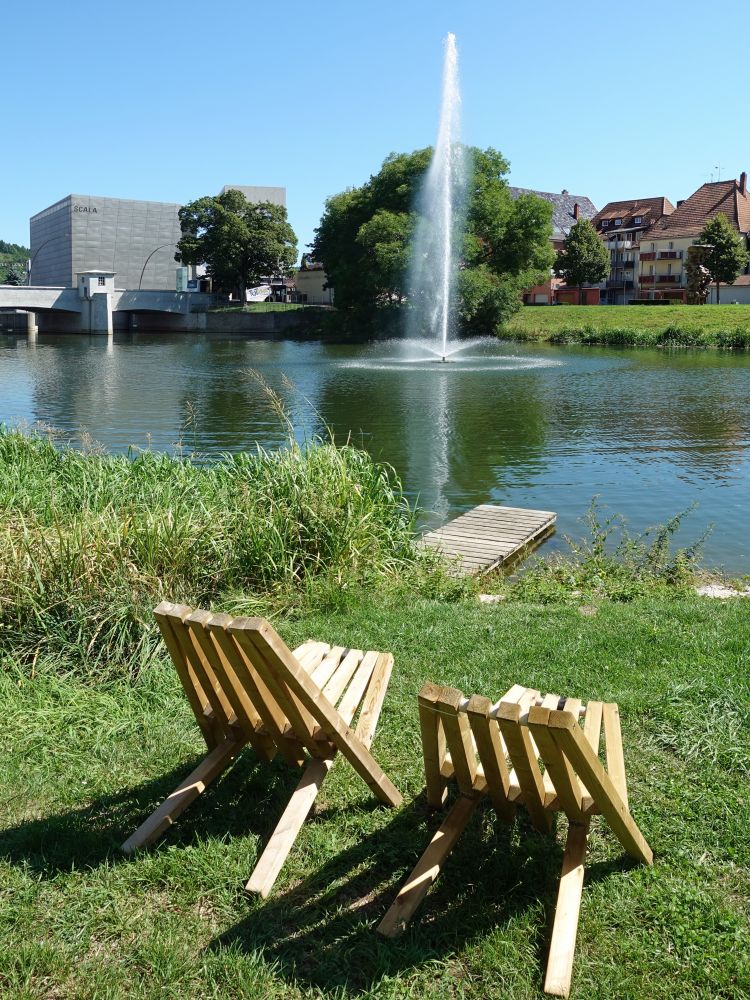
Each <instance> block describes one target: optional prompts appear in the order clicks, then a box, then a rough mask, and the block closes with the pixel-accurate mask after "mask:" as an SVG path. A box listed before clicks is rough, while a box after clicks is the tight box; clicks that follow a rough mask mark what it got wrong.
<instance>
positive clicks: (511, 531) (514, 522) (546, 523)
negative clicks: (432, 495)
mask: <svg viewBox="0 0 750 1000" xmlns="http://www.w3.org/2000/svg"><path fill="white" fill-rule="evenodd" d="M556 520H557V514H555V513H554V511H551V510H526V509H525V508H523V507H497V506H494V505H493V504H482V505H481V506H480V507H474V509H473V510H469V511H467V512H466V513H465V514H461V515H460V516H459V517H457V518H454V520H452V521H449V522H448V523H447V524H444V525H443V527H442V528H438V529H437V530H436V531H428V532H427V534H426V535H423V536H422V538H421V544H422V545H426V546H428V547H429V548H433V549H438V550H439V551H440V552H442V553H443V555H445V556H447V557H448V558H449V559H453V560H455V567H456V572H457V573H458V574H459V575H471V574H473V573H487V572H489V571H490V570H492V569H495V567H497V566H500V565H501V564H502V563H505V562H508V561H509V560H511V559H513V558H514V556H518V555H519V554H520V553H521V552H523V550H524V549H525V548H526V547H527V546H528V545H531V544H532V543H534V542H538V541H540V540H541V539H542V538H543V537H544V536H545V535H547V534H548V533H551V532H552V531H553V530H554V527H555V521H556Z"/></svg>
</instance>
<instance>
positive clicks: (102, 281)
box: [97, 277, 106, 285]
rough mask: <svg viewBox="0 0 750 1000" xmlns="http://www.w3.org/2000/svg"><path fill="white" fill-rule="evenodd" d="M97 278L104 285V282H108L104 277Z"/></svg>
mask: <svg viewBox="0 0 750 1000" xmlns="http://www.w3.org/2000/svg"><path fill="white" fill-rule="evenodd" d="M97 280H98V283H99V284H100V285H104V284H106V281H105V279H104V278H102V277H99V278H98V279H97Z"/></svg>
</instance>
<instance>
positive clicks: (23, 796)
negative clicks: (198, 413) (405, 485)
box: [0, 432, 750, 1000]
mask: <svg viewBox="0 0 750 1000" xmlns="http://www.w3.org/2000/svg"><path fill="white" fill-rule="evenodd" d="M591 529H592V530H591V540H590V544H589V545H587V546H586V547H585V548H583V549H581V550H579V551H578V552H575V553H573V554H572V555H571V556H570V557H569V559H568V561H567V562H558V563H557V564H556V565H553V566H546V565H545V564H540V565H539V566H538V568H537V569H536V570H535V571H532V572H529V573H526V574H525V575H524V576H523V577H522V578H521V580H520V581H518V582H513V581H506V580H502V579H501V578H499V577H495V578H491V579H489V580H485V581H483V583H482V588H483V589H488V588H489V589H490V590H493V591H495V592H496V593H497V594H498V596H500V597H501V598H502V600H500V601H499V602H498V603H494V604H481V603H480V602H479V600H478V593H477V589H478V588H477V585H476V583H474V582H472V581H456V580H453V579H451V578H449V577H447V576H446V575H445V574H444V573H442V572H441V571H440V569H439V567H436V566H434V565H433V564H424V563H423V562H421V561H420V560H419V559H417V558H416V557H415V556H414V554H413V551H412V550H411V549H410V545H409V542H410V539H411V537H412V532H411V515H410V512H409V511H408V508H405V507H404V504H403V501H402V497H401V493H400V488H399V486H398V483H397V482H395V481H394V480H393V479H392V478H391V476H390V474H389V473H388V472H387V470H384V469H382V468H381V467H379V466H377V465H375V464H374V463H372V461H371V460H370V459H369V458H367V456H364V455H362V454H361V453H359V452H355V451H354V450H353V449H333V447H332V446H331V445H322V446H320V447H319V448H317V449H308V450H307V451H305V450H303V449H296V450H295V449H292V450H291V451H290V452H288V453H287V454H286V456H281V457H280V458H274V457H271V456H265V455H263V454H262V453H261V454H260V455H259V456H258V457H257V458H254V457H253V456H245V457H244V458H243V457H241V456H238V457H237V459H236V460H233V461H232V462H229V461H227V462H224V463H221V464H220V465H219V466H217V467H213V468H210V469H209V468H202V467H197V466H193V465H191V464H190V463H189V462H186V461H183V460H181V459H179V458H173V459H170V458H167V457H165V456H157V455H143V456H138V457H136V458H135V459H134V460H129V459H127V458H119V459H113V458H110V457H107V456H102V455H96V454H94V455H89V456H82V455H78V454H76V453H72V452H69V451H66V450H64V449H63V450H56V449H54V448H52V446H51V445H49V444H48V442H46V441H42V440H39V439H32V440H31V441H29V440H28V439H24V438H22V437H21V436H20V435H18V434H16V433H8V432H5V433H3V434H0V541H1V542H2V551H1V553H0V566H2V583H0V662H1V663H2V670H0V698H2V702H3V706H4V721H5V729H4V732H5V734H6V738H5V740H4V741H3V754H2V755H1V756H0V823H1V824H2V829H3V832H2V834H0V877H1V878H2V882H3V885H4V887H5V890H4V892H3V893H0V948H1V949H2V953H3V954H4V955H6V961H5V962H4V964H3V968H2V969H1V970H0V987H1V990H0V991H1V992H2V994H3V996H4V997H8V998H9V1000H21V998H24V1000H29V998H39V1000H42V998H44V1000H48V998H50V997H69V996H81V997H84V996H86V997H88V996H94V995H97V996H112V997H117V998H118V1000H120V998H123V1000H129V998H132V1000H156V998H157V997H159V998H160V997H163V996H164V995H165V993H168V994H169V995H173V996H179V997H181V998H185V1000H192V998H195V1000H199V998H200V1000H203V998H204V997H206V996H214V997H223V996H231V995H242V996H247V997H263V998H264V1000H343V998H355V997H362V996H365V995H366V996H368V997H372V998H383V1000H386V998H387V1000H400V998H406V997H409V998H412V1000H437V998H442V997H445V996H453V995H460V996H461V997H463V998H464V1000H483V998H484V997H486V996H488V995H492V996H497V997H513V1000H530V998H541V997H542V996H543V994H542V993H541V982H542V975H543V972H542V970H543V964H544V956H545V952H546V946H547V940H548V934H549V915H550V912H551V909H552V907H553V905H554V900H555V892H556V887H557V880H558V875H559V868H560V860H561V851H562V844H563V842H564V834H565V823H564V822H560V823H558V827H557V833H556V834H555V835H553V836H551V837H546V836H545V837H543V836H540V835H538V834H536V833H534V832H533V830H532V829H531V828H530V826H529V824H528V823H526V822H525V820H523V819H521V820H520V821H519V822H518V824H517V825H516V826H515V827H514V828H513V832H512V834H511V836H510V838H509V837H508V836H507V835H506V832H505V830H506V828H505V827H503V826H501V825H500V824H498V822H497V821H496V820H495V818H494V814H493V812H492V810H491V808H489V807H487V808H484V809H480V810H479V812H478V814H477V816H476V817H475V819H474V821H473V822H472V824H471V825H470V827H469V829H468V830H467V832H466V833H465V834H464V836H463V838H462V839H461V842H460V843H459V846H458V848H457V849H456V852H455V854H454V856H453V857H452V858H451V859H450V861H449V862H448V864H447V865H446V869H445V872H444V874H443V875H442V876H441V879H440V881H439V882H438V884H437V885H436V886H435V888H434V890H433V891H432V892H431V893H430V894H429V896H428V898H427V900H426V902H425V904H424V905H423V907H422V908H421V909H420V911H419V913H418V915H417V917H416V919H415V921H414V924H413V926H412V929H411V930H410V931H409V933H408V934H407V935H406V936H405V937H404V938H402V939H399V940H396V941H392V942H388V943H385V942H382V941H379V940H378V938H377V937H376V935H375V933H374V927H375V925H376V924H377V922H378V920H379V919H380V917H381V916H382V914H383V913H384V912H385V910H386V909H387V907H388V905H389V903H390V901H391V900H392V898H393V896H394V894H395V892H396V891H397V890H398V887H399V886H400V884H401V883H402V881H403V878H404V877H405V875H406V874H407V873H408V871H409V870H410V869H411V866H412V864H413V862H414V860H415V858H416V857H417V856H418V855H419V853H420V851H421V850H422V849H423V847H424V844H425V843H426V841H427V839H428V838H429V836H430V835H431V833H432V832H433V831H434V830H435V828H436V826H437V824H438V822H439V818H438V817H434V816H429V815H428V814H427V813H426V811H425V807H424V801H423V798H422V795H421V792H422V788H423V772H422V762H421V758H420V750H419V739H418V720H417V712H416V694H417V691H418V690H419V688H420V686H421V684H422V683H423V682H424V680H426V679H431V680H435V681H439V682H441V683H444V684H450V685H454V686H456V687H458V688H460V689H462V690H464V691H465V692H466V693H470V692H473V691H478V692H482V693H485V694H489V695H490V696H491V697H495V696H496V695H498V694H500V693H502V691H503V690H505V689H506V688H508V687H510V686H511V685H512V684H513V683H515V682H522V683H525V684H529V685H534V686H536V687H539V688H540V689H543V690H545V691H549V690H554V691H560V692H564V693H566V694H572V695H578V696H581V697H582V698H584V699H588V698H603V699H605V700H614V701H617V702H618V703H619V705H620V712H621V716H622V725H623V733H624V742H625V756H626V763H627V770H628V776H629V791H630V800H631V804H632V808H633V812H634V815H635V818H636V820H637V822H638V823H639V825H640V827H641V829H642V830H643V833H644V835H645V836H646V838H647V840H648V841H649V843H650V844H651V846H652V848H653V850H654V853H655V859H656V860H655V864H654V867H653V868H648V869H646V868H643V867H641V866H638V865H634V864H633V863H631V862H630V861H628V860H627V859H626V858H625V857H624V856H623V853H622V850H621V848H620V846H619V844H618V842H617V841H616V839H615V838H614V836H613V835H612V834H611V832H610V831H609V830H608V828H607V827H606V825H605V824H604V823H603V822H602V821H601V820H598V819H597V820H595V821H594V825H593V832H592V837H591V852H590V857H589V860H588V866H587V867H588V873H589V874H588V878H587V884H586V886H585V889H584V894H583V905H582V913H581V923H580V929H579V938H578V945H577V951H576V961H575V966H574V973H573V991H572V994H571V995H572V997H584V996H585V997H590V996H598V997H601V998H603V1000H608V998H611V1000H622V998H624V997H633V998H635V997H648V998H649V1000H668V998H669V1000H671V998H672V997H674V996H680V997H681V998H687V1000H691V998H696V1000H697V998H706V1000H708V998H715V997H726V998H734V997H737V998H739V997H742V996H745V995H747V993H748V991H749V990H750V966H749V964H748V955H749V954H750V928H749V927H748V921H747V913H746V901H747V898H748V896H749V895H750V832H749V831H750V796H748V794H747V791H746V789H747V788H748V776H749V775H750V735H749V734H750V686H749V685H748V682H747V674H748V669H747V668H748V649H750V617H749V616H748V614H747V605H746V603H745V601H744V600H742V599H738V600H735V601H728V602H721V601H714V600H710V599H707V598H701V597H699V596H698V595H696V594H695V593H693V592H692V590H691V588H690V586H689V583H690V581H691V578H692V572H693V563H692V557H693V554H692V553H691V552H689V551H688V552H684V553H682V554H673V553H671V552H670V548H669V544H668V542H669V537H670V533H669V531H668V530H667V528H665V529H664V531H663V532H662V533H661V534H660V533H657V534H656V536H655V538H654V541H653V543H652V544H651V545H649V546H648V547H644V546H641V547H638V546H633V545H631V544H629V543H628V542H627V540H625V542H624V543H623V546H622V548H621V551H620V553H615V554H612V555H610V554H608V551H609V550H607V549H606V546H605V544H604V542H605V536H606V533H607V531H608V530H609V529H608V526H607V524H606V522H605V523H604V524H600V523H597V521H596V516H595V511H592V517H591ZM665 533H666V534H665ZM277 535H281V541H279V540H278V539H277V537H276V536H277ZM279 545H281V547H279ZM161 597H168V598H169V597H171V598H174V599H176V600H179V601H186V602H194V603H196V604H203V605H204V606H205V605H207V606H210V607H212V608H213V609H215V610H225V611H228V612H231V613H234V614H237V613H252V614H262V615H265V616H270V617H271V618H272V619H273V622H274V625H275V627H276V628H277V629H278V631H279V632H280V633H281V634H282V636H283V637H284V638H285V639H286V640H287V642H288V643H289V644H290V645H292V646H294V645H296V644H297V643H299V642H301V641H303V640H304V639H306V638H309V637H315V638H320V639H323V640H325V641H329V642H338V643H346V644H348V645H350V646H352V647H356V648H374V649H389V650H391V651H392V652H393V653H394V656H395V663H396V666H395V670H394V674H393V678H392V681H391V684H390V687H389V690H388V695H387V698H386V701H385V706H384V711H383V715H382V717H381V721H380V724H379V726H378V734H377V737H376V740H375V744H374V746H373V751H374V753H375V756H376V757H377V759H378V761H379V762H380V763H381V764H382V766H383V767H384V768H385V769H386V771H387V772H388V773H389V774H390V775H391V776H392V778H393V780H394V781H395V783H396V784H397V786H398V787H399V788H400V790H401V791H402V792H403V794H404V796H405V805H404V806H403V807H402V808H400V809H399V810H395V811H394V810H390V809H386V808H381V807H379V806H377V805H376V804H375V803H374V800H373V799H372V796H371V795H370V793H369V792H368V790H367V789H366V788H365V786H364V785H363V784H362V783H361V782H358V781H356V780H352V775H351V770H350V769H349V768H347V767H346V766H345V765H343V764H342V763H340V762H339V763H337V764H336V766H335V767H334V769H333V771H332V773H331V776H330V778H329V779H328V780H327V782H326V786H325V787H324V791H323V793H322V795H321V797H320V799H319V806H318V808H317V811H316V814H315V817H314V819H312V820H311V821H309V822H308V823H306V824H305V825H304V826H303V829H302V832H301V834H300V836H299V838H298V841H297V843H296V844H295V847H294V849H293V851H292V853H291V855H290V858H289V860H288V862H287V864H286V866H285V867H284V869H283V871H282V873H281V877H280V879H279V882H278V885H277V888H276V889H275V890H274V893H273V895H272V896H271V897H270V898H269V899H268V900H266V901H261V900H258V899H250V898H248V897H246V896H245V895H244V894H243V893H242V891H241V886H242V885H243V884H244V881H245V879H246V877H247V874H248V872H249V870H250V869H251V868H252V866H253V863H254V859H255V858H256V857H257V856H258V854H259V852H260V850H262V848H263V846H264V844H265V842H266V840H267V837H268V835H269V833H270V831H271V830H272V829H273V827H274V825H275V824H276V822H277V820H278V817H279V814H280V812H281V810H282V808H283V804H284V802H285V799H286V798H288V796H289V794H290V792H291V789H292V788H293V786H294V784H295V782H296V780H297V775H296V774H295V773H294V772H291V771H289V770H288V769H286V768H285V767H284V766H282V765H278V766H277V765H275V764H274V765H273V766H272V767H270V768H268V767H260V766H258V764H257V762H256V761H255V759H254V757H253V754H252V751H246V752H245V753H243V754H242V756H241V757H240V759H239V760H238V761H237V763H236V765H235V766H234V767H233V769H232V770H231V771H230V772H229V773H228V774H227V776H226V777H225V778H223V779H222V780H221V781H219V782H217V783H216V784H215V785H214V786H212V788H211V789H210V790H209V791H208V792H207V793H206V795H205V796H204V797H203V798H202V799H201V801H199V802H197V803H195V804H194V805H193V806H192V807H191V808H190V809H189V810H188V811H187V812H186V813H185V814H184V815H183V816H182V817H181V818H180V819H179V820H178V822H177V823H176V824H175V826H174V827H173V828H172V829H171V830H170V831H169V832H168V833H167V835H166V836H165V837H164V838H163V840H162V841H161V842H160V843H159V844H158V845H157V846H156V847H155V848H153V849H152V850H150V851H148V852H145V853H143V854H139V855H137V856H136V857H134V858H130V859H126V858H125V857H123V856H122V855H121V854H120V853H119V850H118V845H119V844H120V843H121V842H122V841H123V840H124V838H125V837H126V836H127V835H128V834H129V833H131V832H132V831H133V829H135V827H136V826H137V825H138V824H139V822H140V821H141V820H142V819H143V818H144V816H146V815H147V814H148V812H149V811H150V810H151V809H152V808H153V807H154V806H155V805H156V804H157V803H158V802H159V801H160V800H161V798H163V796H164V795H165V794H167V793H168V792H169V791H171V789H172V788H173V787H174V785H175V784H176V782H177V781H178V780H179V778H181V777H182V776H183V775H184V774H185V773H187V771H188V770H189V769H190V767H191V766H193V765H194V764H195V762H196V761H197V759H198V757H199V755H200V752H201V740H200V737H199V733H198V729H197V727H196V726H195V724H194V720H193V719H192V716H191V712H190V708H189V706H188V704H187V702H186V700H185V698H184V695H183V694H182V691H181V688H180V686H179V682H178V680H177V677H176V675H175V672H174V669H173V667H172V665H171V663H170V661H169V659H168V657H167V655H166V653H165V651H164V648H163V646H162V644H161V642H159V641H158V640H157V638H156V630H155V629H154V627H153V622H152V616H151V607H152V605H153V604H154V603H156V602H157V601H158V600H159V599H161Z"/></svg>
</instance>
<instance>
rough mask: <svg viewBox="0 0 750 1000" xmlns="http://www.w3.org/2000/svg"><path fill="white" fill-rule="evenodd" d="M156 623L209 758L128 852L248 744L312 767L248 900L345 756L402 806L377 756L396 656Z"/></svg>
mask: <svg viewBox="0 0 750 1000" xmlns="http://www.w3.org/2000/svg"><path fill="white" fill-rule="evenodd" d="M154 615H155V617H156V620H157V622H158V624H159V628H160V630H161V634H162V636H163V638H164V642H165V644H166V646H167V649H168V650H169V653H170V656H171V657H172V661H173V662H174V665H175V667H176V669H177V673H178V675H179V678H180V681H181V682H182V686H183V688H184V689H185V694H186V695H187V699H188V701H189V702H190V707H191V708H192V710H193V713H194V715H195V719H196V721H197V723H198V725H199V727H200V730H201V732H202V734H203V738H204V739H205V741H206V746H207V747H208V751H209V752H208V755H207V756H206V757H205V759H204V760H203V761H201V763H200V764H199V765H198V767H196V768H195V770H194V771H193V772H192V773H191V774H189V775H188V776H187V777H186V778H185V779H184V780H183V781H182V782H180V784H179V785H178V786H177V788H176V789H175V790H174V791H173V792H172V794H171V795H170V796H169V797H168V798H167V799H166V801H165V802H163V803H162V805H160V806H159V808H158V809H157V810H156V811H155V812H154V813H153V814H152V815H151V816H149V818H148V819H147V820H146V821H145V822H144V823H143V824H142V825H141V826H140V827H139V828H138V829H137V830H136V831H135V833H134V834H133V835H132V836H131V837H129V838H128V839H127V840H126V841H125V843H124V844H123V845H122V850H123V851H125V853H126V854H130V853H132V852H133V851H135V850H137V849H138V848H139V847H143V846H145V845H146V844H151V843H153V842H154V841H155V840H157V839H158V838H159V837H160V836H161V835H162V834H163V833H164V832H165V831H166V830H167V828H168V827H169V826H170V825H171V824H172V823H173V822H174V821H175V819H176V818H177V817H178V816H179V815H180V813H181V812H183V810H184V809H186V808H187V806H189V805H190V803H191V802H193V801H194V800H195V799H196V798H197V797H198V796H199V795H200V794H201V792H203V791H204V790H205V788H206V787H207V786H208V785H209V784H210V783H211V782H212V781H213V779H214V778H216V777H217V776H218V775H219V774H220V773H221V772H222V771H223V770H224V769H225V768H226V767H227V765H228V764H229V763H231V761H232V760H233V759H234V758H235V757H236V756H237V754H238V753H239V751H240V750H241V749H242V748H243V747H244V746H245V745H246V744H248V743H249V744H250V745H251V746H252V748H253V750H254V751H255V753H256V754H257V756H258V757H259V758H260V759H261V760H265V761H270V760H271V759H272V758H273V757H275V756H276V755H277V754H281V755H282V757H283V758H284V759H285V760H286V762H287V763H288V764H289V765H291V766H295V767H296V766H303V765H304V767H305V770H304V773H303V775H302V778H301V780H300V782H299V784H298V785H297V787H296V788H295V790H294V792H293V793H292V797H291V800H290V802H289V805H288V806H287V808H286V810H285V811H284V814H283V816H282V817H281V820H280V821H279V823H278V825H277V827H276V829H275V831H274V833H273V835H272V836H271V839H270V840H269V842H268V844H267V845H266V849H265V850H264V851H263V854H262V855H261V857H260V860H259V861H258V863H257V865H256V867H255V869H254V871H253V873H252V875H251V877H250V880H249V881H248V883H247V885H246V889H247V890H248V891H249V892H256V893H259V894H260V895H261V896H264V897H265V896H267V895H268V893H269V892H270V890H271V888H272V886H273V884H274V882H275V881H276V878H277V876H278V874H279V872H280V871H281V868H282V866H283V864H284V861H285V860H286V857H287V855H288V854H289V851H290V850H291V848H292V845H293V844H294V841H295V840H296V838H297V835H298V833H299V831H300V829H301V828H302V824H303V823H304V821H305V818H306V817H307V815H308V813H309V812H310V809H311V808H312V806H313V803H314V802H315V798H316V796H317V794H318V792H319V791H320V786H321V784H322V782H323V779H324V778H325V776H326V774H328V772H329V770H330V769H331V766H332V764H333V761H334V758H335V756H336V753H337V752H338V751H340V753H341V754H342V756H344V757H345V758H346V759H347V760H348V761H349V763H350V764H351V765H352V767H353V768H354V770H355V771H356V772H357V774H359V776H360V777H361V778H362V779H363V781H364V782H365V783H366V784H367V785H368V786H369V787H370V788H371V789H372V791H373V792H374V793H375V795H377V797H378V798H379V799H381V801H383V802H385V803H387V804H388V805H390V806H399V805H400V804H401V802H402V801H403V800H402V797H401V795H400V793H399V791H398V789H397V788H396V787H395V786H394V785H393V784H392V783H391V781H390V780H389V778H388V777H387V776H386V775H385V773H384V772H383V771H382V769H381V768H380V766H379V765H378V764H377V763H376V761H375V760H374V758H373V757H372V755H371V754H370V749H369V748H370V744H371V743H372V740H373V737H374V735H375V727H376V726H377V723H378V717H379V716H380V710H381V708H382V706H383V699H384V697H385V692H386V689H387V687H388V681H389V679H390V676H391V670H392V668H393V657H392V656H391V654H390V653H378V652H374V651H371V652H362V650H359V649H347V648H346V647H344V646H333V647H331V646H329V645H328V644H327V643H324V642H313V641H308V642H305V643H303V644H302V645H301V646H300V647H299V648H298V649H295V650H294V652H292V651H291V650H289V648H288V647H287V646H286V645H285V644H284V641H283V640H282V639H281V638H280V637H279V636H278V635H277V633H276V632H275V631H274V629H273V628H272V627H271V625H269V623H268V622H267V621H265V620H264V619H263V618H234V619H233V618H231V617H230V616H229V615H225V614H211V613H210V612H209V611H194V610H193V609H192V608H189V607H185V606H184V605H180V604H170V603H168V602H163V603H162V604H160V605H159V607H158V608H156V610H155V611H154ZM358 709H359V710H360V711H359V720H358V722H357V725H356V728H355V729H354V731H352V729H351V728H350V724H351V722H352V720H353V719H354V716H355V715H356V714H357V710H358Z"/></svg>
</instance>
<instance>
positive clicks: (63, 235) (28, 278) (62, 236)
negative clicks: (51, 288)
mask: <svg viewBox="0 0 750 1000" xmlns="http://www.w3.org/2000/svg"><path fill="white" fill-rule="evenodd" d="M67 236H70V233H58V234H57V235H56V236H50V237H48V238H47V239H46V240H45V241H44V242H43V243H42V244H41V245H40V246H38V247H37V249H36V252H35V253H34V256H33V257H32V258H31V260H30V261H29V267H28V272H27V275H26V285H27V286H28V285H30V284H31V269H32V267H33V266H34V261H35V260H36V259H37V257H38V256H39V253H40V251H41V250H43V249H44V248H45V247H46V246H47V244H48V243H51V242H52V241H53V240H62V239H65V238H66V237H67Z"/></svg>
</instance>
